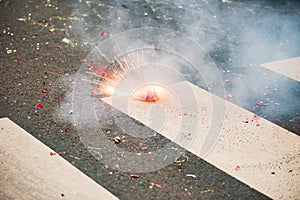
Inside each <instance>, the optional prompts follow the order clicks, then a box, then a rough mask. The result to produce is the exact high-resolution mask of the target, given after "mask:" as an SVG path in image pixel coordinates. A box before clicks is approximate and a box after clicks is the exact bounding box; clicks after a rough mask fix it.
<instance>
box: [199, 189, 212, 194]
mask: <svg viewBox="0 0 300 200" xmlns="http://www.w3.org/2000/svg"><path fill="white" fill-rule="evenodd" d="M207 192H214V190H212V189H206V190H202V191H200V194H203V193H207Z"/></svg>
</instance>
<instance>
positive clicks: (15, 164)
mask: <svg viewBox="0 0 300 200" xmlns="http://www.w3.org/2000/svg"><path fill="white" fill-rule="evenodd" d="M50 152H53V150H51V149H50V148H49V147H47V146H46V145H44V144H42V143H41V142H40V141H38V140H37V139H35V138H34V137H33V136H31V135H30V134H29V133H28V132H26V131H25V130H23V129H22V128H21V127H19V126H18V125H16V124H15V123H13V122H12V121H11V120H9V119H8V118H2V119H0V157H1V161H0V199H45V200H49V199H69V200H74V199H75V200H77V199H78V200H82V199H95V200H96V199H97V200H98V199H103V200H109V199H117V198H116V197H115V196H113V195H112V194H111V193H110V192H108V191H107V190H105V189H104V188H103V187H101V186H100V185H98V184H97V183H96V182H94V181H93V180H92V179H90V178H89V177H88V176H86V175H84V174H83V173H82V172H80V171H79V170H78V169H77V168H76V167H74V166H72V165H71V164H70V163H68V162H67V161H66V160H64V159H63V158H62V157H60V156H59V155H54V156H50ZM62 194H63V196H62Z"/></svg>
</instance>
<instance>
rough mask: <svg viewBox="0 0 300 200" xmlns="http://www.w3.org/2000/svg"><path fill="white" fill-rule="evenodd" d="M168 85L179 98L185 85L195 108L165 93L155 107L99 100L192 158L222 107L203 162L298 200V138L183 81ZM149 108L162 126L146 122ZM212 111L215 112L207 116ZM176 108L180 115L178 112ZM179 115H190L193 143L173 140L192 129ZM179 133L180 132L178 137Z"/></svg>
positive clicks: (273, 195)
mask: <svg viewBox="0 0 300 200" xmlns="http://www.w3.org/2000/svg"><path fill="white" fill-rule="evenodd" d="M168 87H169V88H173V89H174V88H176V91H175V93H176V94H177V95H179V94H182V95H181V97H182V96H183V97H184V96H185V95H184V94H185V93H186V88H187V87H191V88H192V89H193V91H194V94H195V96H196V97H197V99H198V107H197V105H192V107H190V108H189V106H190V105H189V101H190V99H191V98H193V97H191V96H186V98H185V99H183V100H181V102H178V101H177V99H176V96H174V95H171V93H168V92H166V93H164V95H163V96H164V97H163V98H162V99H161V100H160V101H157V102H155V103H149V102H141V101H137V100H134V99H133V98H131V97H128V96H127V97H126V96H122V97H121V96H119V97H118V96H113V97H107V98H103V99H102V100H103V101H104V102H106V103H108V104H110V105H112V106H113V107H115V108H117V109H118V110H120V111H122V112H124V113H126V114H127V115H129V116H130V117H133V118H134V119H136V120H138V121H140V122H142V123H143V124H145V125H147V126H149V127H150V128H152V129H153V130H156V131H158V132H159V133H160V134H162V135H163V136H165V137H167V138H169V139H171V140H172V141H174V142H175V143H177V144H179V145H180V146H182V147H183V148H185V149H187V150H189V151H190V152H192V153H194V154H195V155H198V156H201V153H200V152H201V148H202V147H203V146H202V145H203V144H204V143H205V142H206V141H205V138H207V136H208V137H210V136H209V135H208V131H209V128H210V126H211V122H212V119H213V118H212V117H215V116H213V115H222V110H219V109H222V106H221V105H222V104H223V105H224V107H225V110H224V119H223V121H222V123H223V127H221V132H220V136H219V138H218V140H217V143H216V145H215V146H214V148H213V150H212V151H211V152H210V153H209V154H208V155H207V156H206V157H205V158H204V159H205V160H206V161H207V162H209V163H211V164H213V165H214V166H216V167H218V168H219V169H221V170H223V171H225V172H226V173H228V174H229V175H231V176H233V177H235V178H237V179H238V180H240V181H242V182H244V183H246V184H247V185H249V186H250V187H253V188H255V189H256V190H258V191H260V192H262V193H263V194H265V195H267V196H269V197H271V198H273V199H297V198H299V194H300V165H299V163H300V156H299V155H300V137H299V136H297V135H295V134H294V133H291V132H289V131H287V130H285V129H283V128H281V127H279V126H277V125H275V124H273V123H271V122H269V121H267V120H265V119H263V118H255V117H254V113H251V112H249V111H247V110H245V109H243V108H241V107H239V106H236V105H234V104H232V103H230V102H228V101H225V100H223V99H221V98H219V97H217V96H215V95H212V94H210V93H209V92H207V91H205V90H203V89H200V88H199V87H197V86H195V85H193V84H191V83H189V82H178V83H176V84H173V85H171V86H168ZM177 97H178V96H177ZM153 106H161V108H162V109H163V110H164V112H163V117H162V119H161V120H164V121H165V123H164V125H163V126H157V125H156V124H155V123H154V124H153V123H151V122H152V121H154V119H152V117H158V115H157V114H154V115H151V114H150V113H151V112H150V111H151V109H152V108H153ZM213 109H216V110H217V112H213ZM182 110H184V112H186V113H182V112H181V111H182ZM183 115H186V116H190V117H188V119H187V120H186V121H189V120H193V119H194V120H198V122H199V123H198V125H199V127H198V129H197V130H196V132H195V133H193V137H194V138H193V139H192V140H193V142H187V141H186V140H185V139H183V138H182V137H178V134H182V135H187V134H188V132H189V127H191V125H192V124H181V117H182V116H183ZM219 119H221V118H219ZM246 121H248V123H246ZM181 125H183V126H184V127H185V128H182V126H181ZM180 126H181V127H180ZM179 129H180V132H182V133H178V130H179ZM192 129H193V128H192ZM190 131H193V130H190ZM194 131H195V130H194ZM209 134H211V133H209Z"/></svg>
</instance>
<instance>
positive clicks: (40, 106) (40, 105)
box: [34, 103, 44, 109]
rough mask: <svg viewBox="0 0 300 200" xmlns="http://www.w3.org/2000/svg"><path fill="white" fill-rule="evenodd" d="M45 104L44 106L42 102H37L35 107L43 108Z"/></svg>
mask: <svg viewBox="0 0 300 200" xmlns="http://www.w3.org/2000/svg"><path fill="white" fill-rule="evenodd" d="M43 107H44V106H42V104H40V103H37V104H36V105H35V106H34V108H36V109H42V108H43Z"/></svg>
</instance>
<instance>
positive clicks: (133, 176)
mask: <svg viewBox="0 0 300 200" xmlns="http://www.w3.org/2000/svg"><path fill="white" fill-rule="evenodd" d="M130 178H131V179H135V178H140V175H138V174H130Z"/></svg>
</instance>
